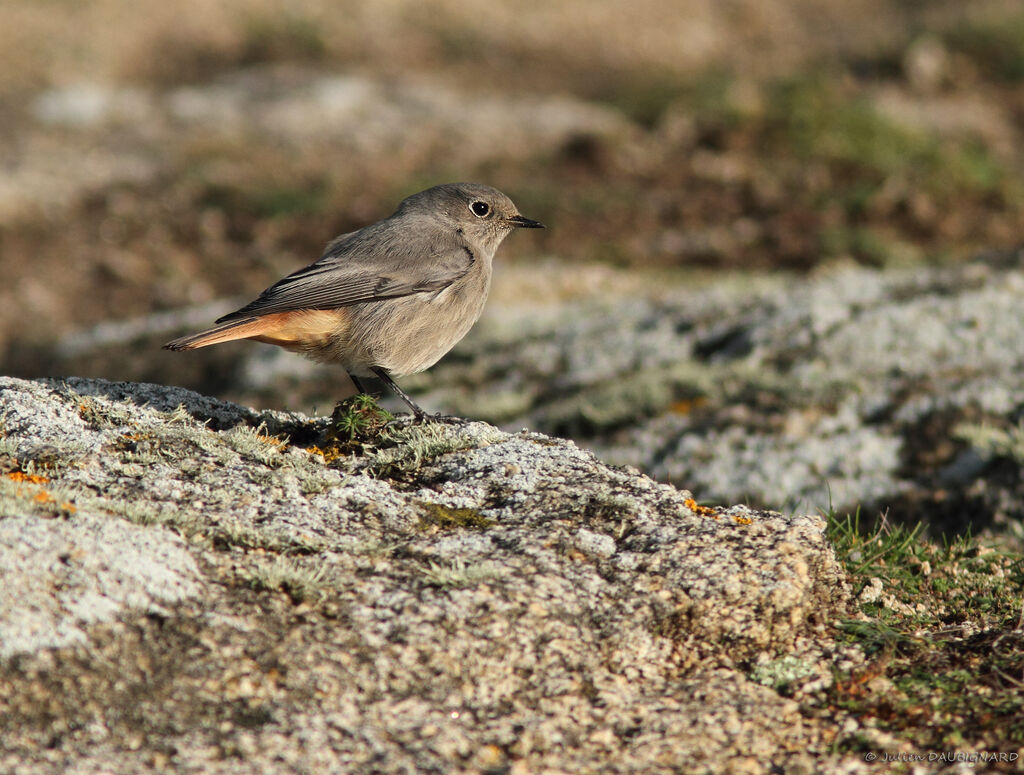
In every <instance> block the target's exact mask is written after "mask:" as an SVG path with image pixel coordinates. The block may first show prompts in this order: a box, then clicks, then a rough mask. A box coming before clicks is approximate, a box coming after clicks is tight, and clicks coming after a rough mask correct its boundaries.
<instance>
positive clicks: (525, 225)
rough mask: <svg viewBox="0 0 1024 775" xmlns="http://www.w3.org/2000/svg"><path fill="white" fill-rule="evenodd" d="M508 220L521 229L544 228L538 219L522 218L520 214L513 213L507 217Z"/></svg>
mask: <svg viewBox="0 0 1024 775" xmlns="http://www.w3.org/2000/svg"><path fill="white" fill-rule="evenodd" d="M508 222H509V223H511V224H512V225H513V226H518V227H519V228H521V229H543V228H546V227H545V226H544V224H543V223H541V222H540V221H531V220H530V219H529V218H524V217H523V216H521V215H513V216H512V217H511V218H509V219H508Z"/></svg>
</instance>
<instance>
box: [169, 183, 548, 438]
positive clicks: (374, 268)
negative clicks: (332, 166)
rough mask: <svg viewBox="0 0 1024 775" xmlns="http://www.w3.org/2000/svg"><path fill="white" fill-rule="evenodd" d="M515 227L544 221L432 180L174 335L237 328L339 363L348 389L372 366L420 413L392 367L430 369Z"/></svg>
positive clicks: (465, 319) (205, 340)
mask: <svg viewBox="0 0 1024 775" xmlns="http://www.w3.org/2000/svg"><path fill="white" fill-rule="evenodd" d="M515 228H526V229H542V228H544V225H543V224H542V223H538V222H537V221H532V220H530V219H529V218H524V217H523V216H522V215H520V214H519V210H518V209H517V208H516V206H515V205H514V204H513V203H512V200H511V199H509V198H508V197H507V196H505V195H504V194H503V193H501V192H500V191H498V190H496V189H493V188H491V187H490V186H484V185H481V184H479V183H448V184H445V185H442V186H434V187H433V188H428V189H427V190H426V191H421V192H420V193H418V194H413V195H412V196H410V197H408V198H407V199H405V200H403V201H402V203H401V204H400V205H399V206H398V210H396V211H395V213H394V214H393V215H391V216H389V217H388V218H385V219H384V220H382V221H378V222H377V223H375V224H373V225H371V226H366V227H364V228H362V229H359V230H358V231H353V232H350V233H348V234H342V235H341V236H340V237H337V238H335V239H334V240H333V241H332V242H331V243H330V244H328V246H327V248H326V250H324V253H323V255H322V256H321V257H320V260H318V261H317V262H316V263H314V264H310V265H309V266H307V267H305V268H304V269H300V270H298V271H297V272H293V273H292V274H290V275H288V276H287V277H285V278H283V279H281V280H278V281H277V282H276V283H274V284H273V285H271V286H270V287H269V288H267V289H266V290H265V291H263V293H261V294H260V295H259V298H257V299H256V300H255V301H252V302H250V303H249V304H246V305H245V306H244V307H242V308H241V309H239V310H237V311H236V312H232V313H231V314H229V315H225V316H224V317H222V318H220V319H219V320H217V321H216V322H217V325H216V326H214V327H213V328H210V329H207V330H206V331H201V332H199V333H198V334H192V335H191V336H185V337H182V338H180V339H175V340H174V341H172V342H168V343H167V344H165V345H164V348H165V349H168V350H195V349H196V348H199V347H206V346H207V345H211V344H218V343H220V342H228V341H232V340H234V339H254V340H255V341H257V342H267V343H269V344H276V345H278V346H280V347H284V348H285V349H287V350H291V351H293V352H298V353H302V354H303V355H305V356H307V357H309V358H312V359H314V360H317V361H321V362H334V363H340V364H341V365H342V367H343V368H344V369H345V371H346V372H348V375H349V376H350V377H351V378H352V382H353V383H354V384H355V386H356V389H357V390H358V391H360V392H361V393H365V392H366V391H365V389H364V388H363V384H362V383H361V382H360V380H359V378H360V377H371V376H376V377H378V378H379V379H381V380H383V382H384V383H385V384H386V385H387V386H388V387H390V388H391V389H392V390H393V391H394V392H395V393H396V394H397V395H398V396H400V397H401V398H402V400H403V401H405V403H406V404H408V405H409V408H410V409H412V411H413V414H414V415H415V416H416V417H417V418H418V419H422V418H423V417H424V416H425V412H424V411H423V410H422V409H421V408H420V407H419V406H418V405H417V404H416V402H415V401H413V400H412V398H410V397H409V396H408V395H407V394H406V392H405V391H404V390H402V389H401V388H400V387H398V385H396V384H395V382H394V380H393V379H392V375H394V376H399V377H400V376H403V375H406V374H415V373H416V372H419V371H423V370H424V369H428V368H430V367H431V366H433V365H434V364H435V363H437V361H438V360H440V358H441V356H443V355H444V354H445V353H447V352H448V351H449V350H450V349H452V347H454V346H455V344H456V343H457V342H458V341H459V340H460V339H462V337H464V336H465V335H466V333H467V332H468V331H469V329H470V328H472V326H473V324H474V323H476V321H477V320H478V319H479V317H480V314H481V312H483V308H484V303H485V302H486V301H487V292H488V290H489V289H490V285H491V261H492V259H493V258H494V253H495V251H496V250H497V249H498V245H500V244H501V241H502V240H503V239H505V237H507V236H508V235H509V234H510V233H511V232H512V230H513V229H515Z"/></svg>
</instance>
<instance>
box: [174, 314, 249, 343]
mask: <svg viewBox="0 0 1024 775" xmlns="http://www.w3.org/2000/svg"><path fill="white" fill-rule="evenodd" d="M266 329H267V324H266V322H265V321H264V320H260V319H259V318H257V319H255V320H252V319H249V320H236V321H233V322H231V323H225V324H224V325H220V326H214V327H213V328H208V329H206V330H205V331H200V332H199V333H198V334H190V335H189V336H183V337H181V338H180V339H175V340H173V341H171V342H168V343H167V344H165V345H164V349H165V350H175V351H180V350H196V349H198V348H200V347H207V346H209V345H211V344H220V343H221V342H230V341H232V340H234V339H248V338H249V337H250V336H259V335H260V334H261V333H263V332H264V331H266Z"/></svg>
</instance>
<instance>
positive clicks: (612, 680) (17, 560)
mask: <svg viewBox="0 0 1024 775" xmlns="http://www.w3.org/2000/svg"><path fill="white" fill-rule="evenodd" d="M0 418H2V420H0V503H2V506H3V510H2V518H0V561H2V565H0V567H2V569H3V570H2V573H3V579H2V583H0V588H2V590H3V593H2V596H0V644H2V650H0V715H2V716H3V718H4V727H5V731H4V736H3V740H2V742H0V770H3V771H15V770H16V771H18V772H19V773H44V772H58V771H62V772H65V771H74V772H97V771H106V772H136V771H139V770H144V769H166V768H172V769H175V770H189V769H192V770H202V771H204V772H213V773H216V772H225V773H226V772H232V773H236V772H294V771H296V770H305V771H338V772H341V771H360V770H362V771H366V770H370V769H372V770H373V771H375V772H408V771H412V770H414V769H415V770H417V771H423V770H436V771H446V772H452V771H458V772H484V771H488V772H491V771H512V772H538V771H543V770H546V769H548V770H558V771H566V772H572V771H581V770H585V769H593V768H595V767H598V766H600V768H601V769H602V770H603V771H608V772H662V771H673V770H677V769H678V767H679V766H680V762H685V766H686V767H687V768H690V767H693V768H697V769H700V768H704V767H712V768H715V769H719V770H720V769H722V763H723V762H731V763H730V764H729V765H728V769H729V770H730V771H735V772H742V771H755V770H759V769H763V768H764V766H767V763H769V762H770V763H771V764H772V765H774V766H776V767H784V766H786V765H787V764H793V765H794V766H797V765H798V764H799V766H802V767H804V768H805V769H806V768H807V767H808V766H811V765H813V764H814V763H817V764H821V763H822V762H824V761H826V760H828V756H829V754H828V753H827V750H828V740H830V739H831V738H829V737H828V735H827V734H826V733H825V730H824V728H823V727H822V726H821V723H820V722H819V721H817V720H815V719H812V718H805V717H804V716H802V715H801V713H800V709H799V706H798V704H797V703H796V702H794V701H793V700H790V699H786V698H784V697H782V696H780V695H779V694H778V693H776V692H775V691H774V690H772V689H770V688H768V687H766V686H763V685H761V682H759V681H758V680H755V679H753V678H750V677H748V675H747V672H748V670H749V669H750V667H751V666H752V665H754V664H755V663H757V664H763V663H766V662H768V663H770V660H771V659H773V658H774V657H775V656H776V655H780V654H787V655H789V656H788V657H787V659H790V660H796V662H795V663H794V664H796V663H798V662H799V661H800V660H804V661H805V662H806V663H807V664H809V665H820V663H821V661H822V656H821V655H822V652H823V649H827V648H829V644H830V642H831V641H830V639H829V627H828V625H829V624H830V622H831V621H832V620H833V619H834V618H835V617H836V616H837V615H838V614H839V613H841V612H842V611H843V610H844V606H845V605H846V604H847V594H848V593H847V590H846V588H845V586H844V581H843V576H842V573H841V571H840V569H839V567H838V566H837V564H836V561H835V558H834V556H833V553H832V550H831V548H830V547H829V545H828V543H827V541H826V540H825V538H824V534H823V528H824V525H823V522H822V520H821V519H819V518H817V517H808V516H785V515H782V514H777V513H770V512H758V511H753V510H749V509H746V508H743V507H733V508H728V509H726V508H722V509H708V508H703V507H699V506H697V504H696V503H694V502H693V501H692V500H691V499H690V498H689V493H687V492H685V491H678V490H676V489H674V488H673V487H671V486H669V485H665V484H659V483H656V482H654V481H652V480H650V479H648V478H646V477H644V476H642V475H640V474H638V473H637V472H635V471H632V470H629V469H618V468H612V467H609V466H607V465H605V464H603V463H601V462H600V461H598V460H597V459H595V458H594V457H593V456H592V455H591V454H590V453H588V452H585V451H583V450H581V449H579V448H577V447H576V446H575V445H574V444H573V443H572V442H569V441H563V440H559V439H556V438H550V437H547V436H543V435H540V434H536V433H527V432H522V433H516V434H510V433H505V432H502V431H499V430H498V429H496V428H494V427H492V426H489V425H486V424H484V423H479V422H467V423H462V424H437V423H431V424H426V425H411V424H409V423H407V422H401V421H398V422H396V423H394V424H393V425H392V426H390V427H389V428H388V429H387V431H386V432H385V434H384V435H383V436H382V437H381V438H380V439H378V440H377V441H375V442H373V443H366V444H365V445H364V446H362V447H359V446H358V445H356V446H353V447H351V448H350V449H345V448H341V447H338V446H337V445H333V446H332V444H331V443H330V442H329V441H328V440H327V437H326V436H325V431H326V420H322V419H311V418H308V417H304V416H301V415H294V414H293V415H289V414H284V413H280V412H255V411H253V410H249V409H245V408H243V407H240V406H236V405H234V404H229V403H227V402H223V401H217V400H215V399H210V398H205V397H202V396H200V395H198V394H195V393H191V392H189V391H185V390H182V389H179V388H165V387H160V386H157V385H142V384H131V383H111V382H103V381H99V380H85V379H75V378H71V379H67V380H65V381H58V380H39V381H33V382H28V381H22V380H16V379H10V378H3V379H0ZM788 664H789V663H788V662H787V665H788ZM787 669H788V670H791V671H792V670H794V669H796V668H791V667H790V668H787ZM759 670H760V673H764V672H765V670H766V668H763V667H762V668H759ZM760 673H759V675H760ZM796 751H799V752H808V753H800V754H796V753H793V752H796ZM797 759H800V762H797Z"/></svg>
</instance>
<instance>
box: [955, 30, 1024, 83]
mask: <svg viewBox="0 0 1024 775" xmlns="http://www.w3.org/2000/svg"><path fill="white" fill-rule="evenodd" d="M943 38H944V42H945V44H946V45H947V46H948V47H949V49H950V50H951V51H954V52H957V53H960V54H963V55H964V56H966V57H967V58H969V59H970V60H971V62H972V63H973V64H974V66H975V67H977V68H978V70H980V71H981V74H982V75H984V76H985V77H986V78H991V79H993V80H996V81H1002V82H1006V83H1020V82H1021V81H1024V14H1018V15H1016V16H1011V17H1010V18H1006V19H1000V20H999V22H998V23H995V22H987V23H973V24H972V23H969V24H964V25H959V26H957V27H954V28H952V29H950V30H949V31H948V32H946V33H945V35H944V36H943Z"/></svg>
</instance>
